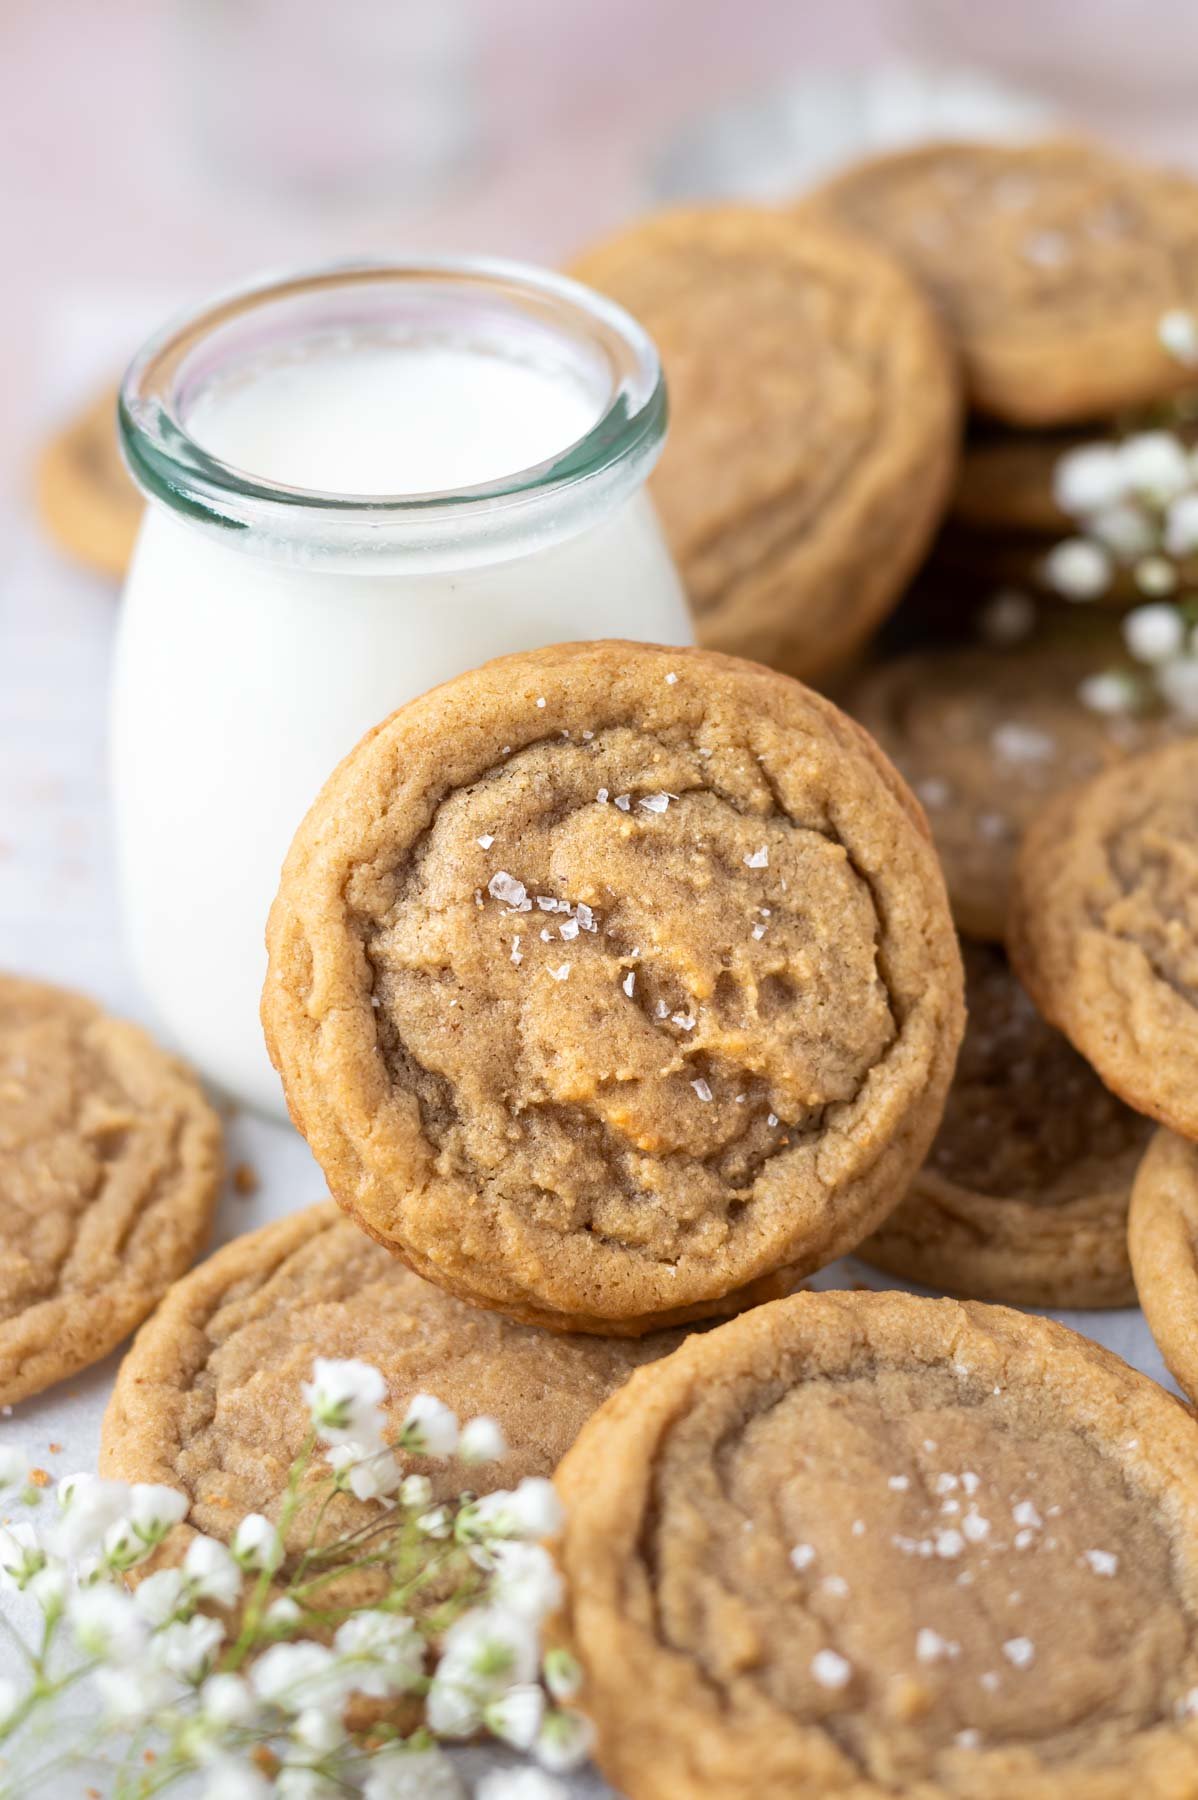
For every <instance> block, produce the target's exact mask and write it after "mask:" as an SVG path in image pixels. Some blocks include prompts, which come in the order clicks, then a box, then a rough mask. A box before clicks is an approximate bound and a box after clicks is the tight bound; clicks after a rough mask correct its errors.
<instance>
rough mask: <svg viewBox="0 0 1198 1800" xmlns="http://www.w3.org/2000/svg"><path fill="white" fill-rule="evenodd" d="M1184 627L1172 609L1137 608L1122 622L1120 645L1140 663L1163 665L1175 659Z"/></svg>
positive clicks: (1163, 607) (1168, 607) (1157, 607)
mask: <svg viewBox="0 0 1198 1800" xmlns="http://www.w3.org/2000/svg"><path fill="white" fill-rule="evenodd" d="M1184 637H1185V626H1184V624H1183V622H1182V617H1181V614H1180V612H1179V611H1178V609H1177V608H1176V607H1175V606H1169V605H1167V604H1162V605H1157V606H1137V607H1135V608H1134V609H1133V610H1132V611H1131V612H1129V613H1128V614H1127V617H1126V618H1125V619H1124V621H1123V641H1124V643H1125V644H1126V645H1127V647H1128V649H1129V650H1130V651H1131V653H1132V655H1133V656H1134V657H1135V658H1136V659H1137V661H1139V662H1146V663H1157V662H1164V661H1166V660H1167V659H1168V658H1169V657H1171V656H1176V655H1177V653H1178V651H1179V650H1180V649H1181V646H1182V642H1183V640H1184Z"/></svg>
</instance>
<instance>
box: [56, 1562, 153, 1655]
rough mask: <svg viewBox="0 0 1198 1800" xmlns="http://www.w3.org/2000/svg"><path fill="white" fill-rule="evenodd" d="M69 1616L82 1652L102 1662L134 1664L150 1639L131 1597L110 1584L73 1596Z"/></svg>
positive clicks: (101, 1584) (78, 1592)
mask: <svg viewBox="0 0 1198 1800" xmlns="http://www.w3.org/2000/svg"><path fill="white" fill-rule="evenodd" d="M67 1616H68V1617H69V1619H70V1621H71V1629H72V1631H73V1632H74V1634H75V1641H76V1643H77V1644H78V1645H79V1648H80V1649H81V1650H82V1651H83V1652H84V1653H85V1654H86V1655H87V1656H94V1657H96V1658H97V1659H98V1660H99V1661H100V1662H107V1663H115V1664H118V1665H120V1666H122V1667H124V1666H126V1665H130V1664H132V1663H133V1662H134V1661H135V1660H136V1659H137V1658H138V1657H139V1656H140V1655H141V1652H142V1650H143V1649H144V1647H145V1642H146V1638H147V1637H148V1635H149V1630H148V1627H147V1625H146V1622H145V1620H144V1619H143V1618H142V1616H141V1614H140V1613H139V1612H138V1610H137V1608H136V1607H135V1606H134V1604H133V1601H132V1600H131V1599H130V1597H129V1595H128V1594H126V1593H124V1592H123V1591H122V1590H121V1589H120V1588H115V1587H112V1586H109V1585H108V1584H106V1583H100V1584H98V1585H97V1586H95V1587H89V1588H80V1589H78V1590H77V1591H76V1592H75V1593H73V1594H72V1595H71V1597H70V1599H69V1601H68V1602H67Z"/></svg>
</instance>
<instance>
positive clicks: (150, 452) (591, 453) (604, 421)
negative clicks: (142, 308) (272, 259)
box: [117, 257, 667, 545]
mask: <svg viewBox="0 0 1198 1800" xmlns="http://www.w3.org/2000/svg"><path fill="white" fill-rule="evenodd" d="M392 283H393V284H395V286H396V288H397V289H404V290H406V291H407V292H408V293H411V291H412V290H413V288H415V287H417V286H419V285H421V284H424V285H425V286H426V287H429V288H440V289H442V290H444V289H447V288H452V289H459V288H460V289H461V290H463V291H468V292H470V293H471V294H472V295H476V296H477V297H478V298H480V299H482V300H485V299H486V297H487V294H488V292H490V294H491V296H492V298H493V299H494V300H496V301H503V302H504V303H506V304H507V305H508V306H509V307H511V306H512V305H516V306H518V307H523V308H525V309H527V310H528V311H529V313H530V315H532V316H534V317H535V318H536V319H537V320H538V322H540V323H541V324H544V325H548V326H549V327H550V328H556V329H557V330H558V331H559V332H560V333H561V335H562V336H563V338H569V337H572V338H573V339H574V340H575V341H576V342H577V341H580V340H582V341H585V342H587V344H588V345H589V346H590V347H592V348H594V349H598V351H599V352H600V353H601V355H602V356H603V357H604V359H605V360H606V363H607V366H608V368H609V369H610V372H611V387H610V392H609V394H608V397H607V400H606V403H605V404H603V406H602V409H601V411H600V412H599V415H598V417H597V418H596V419H595V421H594V422H593V424H592V425H591V426H590V427H589V428H588V430H587V431H586V432H584V433H583V435H582V436H581V437H579V438H577V439H576V440H575V441H574V442H572V443H570V444H567V445H564V446H563V447H562V449H561V450H560V451H558V452H556V453H555V454H554V455H552V456H550V457H548V458H546V459H545V460H544V461H541V462H538V463H535V464H532V465H530V466H528V467H525V468H521V469H517V470H514V471H512V472H511V474H509V475H504V476H501V477H499V478H498V479H495V480H491V481H486V482H480V483H478V484H475V485H466V486H462V487H459V488H455V489H451V490H431V491H429V492H425V493H415V494H413V493H399V494H389V493H382V494H377V493H348V492H336V491H324V490H320V489H314V488H304V487H295V486H290V485H288V484H287V483H284V482H276V481H272V480H270V479H269V478H267V477H264V476H260V475H257V474H254V473H252V472H250V471H248V470H245V469H241V468H238V467H237V466H235V465H234V464H232V463H228V462H225V461H222V460H221V458H220V457H218V456H214V455H213V454H212V453H210V452H209V451H207V450H205V449H204V448H203V447H202V445H200V444H199V443H198V442H197V441H196V439H195V438H194V437H192V436H191V434H190V433H189V431H188V429H187V427H186V424H185V422H184V419H183V418H182V417H181V416H180V414H181V410H182V409H181V406H180V391H179V388H180V381H181V377H182V375H183V373H184V370H185V368H186V366H187V364H188V361H189V359H190V358H192V357H193V355H194V353H195V352H196V351H197V349H198V348H199V347H200V346H201V345H202V344H203V343H204V342H205V341H206V340H207V339H208V338H210V337H211V336H212V335H214V334H215V333H217V332H218V331H220V330H221V329H222V328H223V327H225V326H227V325H229V324H231V323H232V322H234V321H237V320H239V319H244V318H248V317H249V316H250V315H252V314H254V313H255V312H258V311H260V310H261V311H264V310H265V309H267V308H269V307H271V306H275V305H277V304H279V303H280V302H287V301H290V300H295V299H300V298H302V297H312V296H320V295H321V294H327V295H329V296H330V297H331V296H333V295H334V294H336V293H337V292H338V291H340V290H346V291H350V290H354V289H358V290H361V289H365V288H367V287H369V286H379V285H382V284H392ZM117 415H118V428H119V434H120V441H121V448H122V451H123V453H124V457H125V460H126V462H127V464H128V466H129V469H130V473H131V474H132V476H133V478H134V480H135V481H136V482H137V484H138V486H139V487H140V488H141V489H142V491H143V492H144V493H145V494H146V496H147V498H149V499H151V500H158V501H161V502H163V503H164V504H165V505H166V506H168V507H169V508H171V509H173V510H174V511H176V512H178V513H181V514H183V515H185V516H187V517H189V518H191V519H192V520H195V521H198V522H200V523H208V524H211V525H215V526H218V527H223V528H231V529H233V530H234V531H237V530H243V531H245V530H248V531H251V532H255V533H264V534H266V535H267V536H269V537H285V538H294V537H296V536H297V535H298V536H299V537H301V538H311V539H317V538H322V537H323V538H325V539H327V538H328V537H329V534H330V533H331V534H332V535H333V537H334V538H337V539H341V538H343V537H344V535H345V534H346V533H347V532H350V533H353V532H360V531H361V529H362V528H363V527H365V528H367V530H372V531H373V532H374V534H375V535H376V536H377V535H379V533H380V530H381V531H382V532H383V533H384V534H385V535H387V536H392V535H393V534H394V531H396V530H398V531H399V532H401V533H403V532H410V533H411V534H413V536H414V537H415V539H417V540H419V541H420V542H421V543H423V544H425V545H428V544H430V543H432V542H434V541H436V540H438V539H444V538H447V537H448V536H450V535H453V536H461V535H462V534H463V533H465V535H467V536H474V535H475V534H479V533H485V534H486V535H488V536H489V537H491V538H492V539H493V538H494V534H495V533H496V531H499V532H501V533H502V531H503V530H504V528H505V526H510V527H513V528H521V527H520V525H519V523H518V522H519V521H521V520H522V521H523V528H525V529H526V528H527V515H528V513H529V511H530V509H534V508H535V509H537V510H543V509H544V508H545V507H546V506H547V505H552V506H553V507H554V510H555V511H558V512H560V511H561V509H562V508H563V507H567V508H568V507H569V504H570V501H571V499H572V498H577V496H578V495H579V494H580V491H581V490H583V489H586V490H587V492H588V493H589V492H591V491H592V490H593V489H594V488H595V486H596V484H600V485H602V486H604V487H607V486H609V485H610V484H611V483H613V482H614V483H616V484H617V485H618V486H619V487H620V488H621V489H623V488H624V487H625V486H627V487H629V488H631V487H632V486H633V485H634V484H636V485H639V483H640V482H641V481H643V480H644V478H645V476H646V475H647V474H648V471H649V469H650V468H651V467H652V465H653V463H654V462H655V461H656V459H657V456H658V454H659V452H660V449H661V445H662V442H663V440H664V436H665V429H666V421H667V400H666V387H665V379H664V376H663V374H662V369H661V363H660V359H659V357H658V354H657V349H656V346H655V345H654V343H653V340H652V339H651V338H650V337H649V335H648V333H647V332H646V331H645V330H644V328H643V327H642V326H641V325H639V324H638V323H637V321H636V320H635V319H634V318H633V317H632V316H631V314H629V313H627V312H625V311H624V309H623V308H622V307H620V306H618V305H617V304H616V303H615V302H614V301H611V300H608V299H607V298H606V297H605V296H603V295H601V294H598V293H596V292H594V291H593V290H592V289H590V288H587V287H584V286H583V285H582V284H581V283H580V282H576V281H573V280H571V279H570V278H569V277H568V276H564V275H559V274H556V273H554V272H552V271H550V270H546V269H541V268H538V267H535V266H534V265H531V264H525V263H520V262H515V261H509V260H506V259H502V258H492V257H447V258H421V259H413V260H411V261H407V260H403V261H384V260H379V261H350V262H342V263H332V264H328V265H325V266H322V267H319V268H315V269H308V270H303V271H298V272H296V273H292V274H284V275H278V276H272V277H266V278H263V279H259V280H256V281H252V282H249V283H246V284H244V285H241V286H238V287H235V288H233V289H230V290H228V291H226V292H225V293H223V294H221V295H218V296H217V297H216V298H214V299H212V300H210V301H208V302H207V303H205V304H204V305H203V306H201V307H199V308H197V309H193V310H191V311H189V312H187V313H186V314H183V315H181V316H179V317H177V318H175V319H173V320H171V321H170V322H169V323H168V324H167V325H165V326H164V327H163V328H162V330H161V331H159V332H158V333H156V334H155V335H154V336H153V337H152V338H150V339H149V340H148V342H147V343H146V344H145V345H144V346H143V347H142V349H141V350H139V352H138V353H137V355H136V356H135V357H134V359H133V361H132V363H131V364H130V365H129V368H128V370H127V372H126V374H125V377H124V380H123V382H122V384H121V389H120V396H119V400H118V406H117ZM387 528H392V529H391V530H388V529H387Z"/></svg>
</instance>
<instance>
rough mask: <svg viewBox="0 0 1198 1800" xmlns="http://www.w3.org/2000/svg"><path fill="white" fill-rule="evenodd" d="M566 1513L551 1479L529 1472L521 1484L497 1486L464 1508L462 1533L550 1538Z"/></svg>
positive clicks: (483, 1536)
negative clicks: (547, 1479) (508, 1486)
mask: <svg viewBox="0 0 1198 1800" xmlns="http://www.w3.org/2000/svg"><path fill="white" fill-rule="evenodd" d="M565 1519H566V1515H565V1512H564V1510H563V1507H562V1503H561V1501H560V1500H559V1499H558V1497H557V1493H556V1491H555V1489H554V1486H553V1483H552V1482H551V1481H546V1480H545V1479H544V1477H543V1476H540V1475H526V1476H525V1477H524V1480H523V1481H521V1483H520V1484H519V1486H518V1487H516V1488H513V1489H511V1490H508V1489H506V1488H498V1489H496V1491H495V1492H494V1493H493V1494H484V1495H483V1497H482V1499H481V1500H477V1501H475V1502H474V1503H473V1505H472V1506H469V1507H465V1508H463V1510H462V1514H461V1520H462V1535H463V1536H467V1537H468V1536H473V1535H477V1536H478V1537H479V1538H487V1537H495V1538H529V1539H533V1540H536V1539H539V1538H551V1537H556V1536H557V1535H558V1533H559V1532H560V1531H561V1528H562V1526H563V1525H564V1524H565Z"/></svg>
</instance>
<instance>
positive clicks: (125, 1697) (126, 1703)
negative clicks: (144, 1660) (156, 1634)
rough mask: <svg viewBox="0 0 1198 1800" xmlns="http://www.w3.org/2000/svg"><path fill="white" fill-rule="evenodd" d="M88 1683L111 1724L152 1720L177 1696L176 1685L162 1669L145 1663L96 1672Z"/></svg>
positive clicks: (131, 1723) (128, 1723) (177, 1685)
mask: <svg viewBox="0 0 1198 1800" xmlns="http://www.w3.org/2000/svg"><path fill="white" fill-rule="evenodd" d="M92 1681H93V1682H94V1684H95V1687H96V1690H97V1692H98V1693H99V1695H100V1698H101V1700H102V1701H103V1703H104V1712H105V1715H106V1717H107V1718H109V1719H111V1720H112V1722H113V1723H114V1724H121V1725H133V1724H137V1723H140V1722H141V1721H142V1720H143V1719H149V1718H152V1717H153V1715H154V1714H155V1713H156V1712H162V1711H164V1710H165V1708H166V1707H168V1706H170V1705H171V1704H172V1703H173V1702H174V1701H175V1700H176V1699H177V1698H178V1694H179V1684H178V1682H177V1681H175V1680H174V1678H173V1677H172V1676H171V1675H170V1674H168V1672H167V1671H166V1670H165V1669H155V1668H151V1667H149V1666H148V1665H145V1664H139V1665H135V1666H133V1667H130V1668H104V1669H97V1670H96V1671H95V1673H94V1674H93V1676H92Z"/></svg>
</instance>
